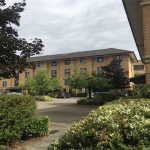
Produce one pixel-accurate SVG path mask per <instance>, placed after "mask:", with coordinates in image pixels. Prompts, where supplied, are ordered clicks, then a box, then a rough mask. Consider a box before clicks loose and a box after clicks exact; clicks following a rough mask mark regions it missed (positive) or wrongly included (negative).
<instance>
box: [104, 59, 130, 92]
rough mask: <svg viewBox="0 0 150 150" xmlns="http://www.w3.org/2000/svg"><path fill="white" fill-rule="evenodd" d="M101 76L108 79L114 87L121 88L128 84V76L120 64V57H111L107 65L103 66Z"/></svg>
mask: <svg viewBox="0 0 150 150" xmlns="http://www.w3.org/2000/svg"><path fill="white" fill-rule="evenodd" d="M103 76H104V77H105V78H107V79H109V80H110V84H111V85H112V87H113V88H114V89H123V88H125V87H126V86H127V85H129V78H128V77H127V76H126V72H125V70H124V69H123V68H122V66H121V59H113V60H112V61H111V62H110V64H109V65H108V66H104V67H103Z"/></svg>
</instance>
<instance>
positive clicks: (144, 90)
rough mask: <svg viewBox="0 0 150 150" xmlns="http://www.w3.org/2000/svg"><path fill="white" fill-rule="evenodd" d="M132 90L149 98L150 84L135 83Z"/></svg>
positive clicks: (140, 95)
mask: <svg viewBox="0 0 150 150" xmlns="http://www.w3.org/2000/svg"><path fill="white" fill-rule="evenodd" d="M134 91H135V93H136V94H135V95H138V96H139V97H143V98H150V84H140V85H136V86H135V90H134Z"/></svg>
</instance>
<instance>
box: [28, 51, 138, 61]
mask: <svg viewBox="0 0 150 150" xmlns="http://www.w3.org/2000/svg"><path fill="white" fill-rule="evenodd" d="M127 53H128V54H129V53H130V54H132V56H131V57H132V58H133V59H134V60H136V61H137V58H136V56H135V54H134V52H133V51H129V50H121V49H114V48H109V49H103V50H91V51H81V52H74V53H64V54H56V55H46V56H38V57H31V58H28V59H27V62H38V61H53V60H61V59H70V58H81V57H90V56H103V55H116V54H127Z"/></svg>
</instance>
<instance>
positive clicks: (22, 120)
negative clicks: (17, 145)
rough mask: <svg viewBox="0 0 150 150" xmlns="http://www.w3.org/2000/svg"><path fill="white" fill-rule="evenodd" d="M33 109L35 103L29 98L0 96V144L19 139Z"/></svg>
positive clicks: (32, 113)
mask: <svg viewBox="0 0 150 150" xmlns="http://www.w3.org/2000/svg"><path fill="white" fill-rule="evenodd" d="M35 109H36V103H35V101H34V99H33V98H32V97H30V96H20V95H0V143H1V144H4V145H5V144H9V143H11V142H12V141H13V140H15V139H19V138H20V137H21V135H22V133H23V131H24V130H25V128H26V126H27V124H28V122H29V121H30V119H31V118H32V116H33V115H34V112H35Z"/></svg>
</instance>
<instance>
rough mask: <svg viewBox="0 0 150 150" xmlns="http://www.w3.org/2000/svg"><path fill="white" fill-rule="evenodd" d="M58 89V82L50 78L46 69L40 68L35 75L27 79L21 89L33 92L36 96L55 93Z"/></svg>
mask: <svg viewBox="0 0 150 150" xmlns="http://www.w3.org/2000/svg"><path fill="white" fill-rule="evenodd" d="M59 87H60V84H59V81H58V80H57V79H56V78H51V77H50V76H49V74H48V71H47V69H46V68H40V69H39V70H38V71H37V74H36V75H34V76H33V77H30V78H27V79H26V80H25V84H24V85H23V88H24V89H26V90H28V91H29V92H31V91H34V92H35V93H36V94H38V95H45V93H47V92H49V91H51V92H53V91H55V90H56V89H58V88H59Z"/></svg>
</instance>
